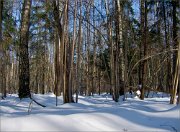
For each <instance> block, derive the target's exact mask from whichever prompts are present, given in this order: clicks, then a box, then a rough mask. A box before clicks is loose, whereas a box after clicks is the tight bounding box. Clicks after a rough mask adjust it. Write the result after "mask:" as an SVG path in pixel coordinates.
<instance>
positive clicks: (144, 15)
mask: <svg viewBox="0 0 180 132" xmlns="http://www.w3.org/2000/svg"><path fill="white" fill-rule="evenodd" d="M141 26H142V27H141V33H142V34H141V44H143V48H144V53H143V56H144V57H146V56H147V42H146V37H147V3H146V1H145V0H141ZM146 67H147V60H144V61H143V63H142V67H141V68H142V87H141V95H140V98H141V99H142V100H144V92H145V86H146Z"/></svg>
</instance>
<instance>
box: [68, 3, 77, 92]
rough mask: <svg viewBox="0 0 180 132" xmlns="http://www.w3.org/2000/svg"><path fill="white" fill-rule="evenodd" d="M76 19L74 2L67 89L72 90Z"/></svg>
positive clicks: (75, 4)
mask: <svg viewBox="0 0 180 132" xmlns="http://www.w3.org/2000/svg"><path fill="white" fill-rule="evenodd" d="M76 17H77V0H74V20H73V21H74V23H73V40H72V46H71V49H70V50H71V51H70V56H69V64H70V65H69V72H70V73H69V89H72V87H73V79H74V76H73V73H74V71H73V70H74V49H75V44H76ZM75 85H76V84H75Z"/></svg>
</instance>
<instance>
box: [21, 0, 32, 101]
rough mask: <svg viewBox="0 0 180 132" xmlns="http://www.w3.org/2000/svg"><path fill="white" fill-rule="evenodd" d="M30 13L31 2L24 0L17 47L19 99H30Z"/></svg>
mask: <svg viewBox="0 0 180 132" xmlns="http://www.w3.org/2000/svg"><path fill="white" fill-rule="evenodd" d="M30 11H31V0H25V1H24V4H23V10H22V20H21V29H20V45H19V98H20V99H22V98H25V97H31V94H30V88H29V78H30V73H29V53H28V37H29V21H30Z"/></svg>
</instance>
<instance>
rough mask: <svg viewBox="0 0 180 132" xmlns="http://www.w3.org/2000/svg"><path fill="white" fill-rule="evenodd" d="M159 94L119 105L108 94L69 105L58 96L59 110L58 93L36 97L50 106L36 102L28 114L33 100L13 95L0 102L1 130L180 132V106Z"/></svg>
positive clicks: (82, 99) (85, 98)
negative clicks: (171, 103)
mask: <svg viewBox="0 0 180 132" xmlns="http://www.w3.org/2000/svg"><path fill="white" fill-rule="evenodd" d="M159 94H161V93H159ZM157 95H158V94H154V96H152V94H150V96H151V98H145V100H139V98H136V97H134V96H130V95H129V96H127V97H128V98H127V100H126V101H124V102H122V101H120V102H118V103H116V102H114V101H113V100H112V99H111V96H110V95H106V94H103V95H100V96H99V95H95V96H93V97H90V96H88V97H84V96H79V103H69V104H63V103H62V97H58V106H57V107H56V106H55V103H56V102H55V96H54V94H52V93H50V94H45V95H41V94H36V95H33V97H34V98H35V99H36V101H38V102H40V103H42V104H44V105H46V106H47V107H45V108H43V107H40V106H38V105H37V104H35V103H33V104H32V108H31V109H30V110H31V111H30V112H29V113H28V108H29V104H30V102H31V100H30V99H23V100H22V101H20V100H19V99H18V96H17V95H16V94H12V95H8V97H7V98H6V99H5V100H1V102H0V114H1V118H0V125H1V126H0V131H144V132H146V131H151V132H152V131H158V132H165V131H172V132H173V131H177V132H178V131H180V127H179V126H180V125H179V124H180V118H179V117H180V111H179V108H180V107H179V106H176V105H170V104H169V97H168V96H164V97H163V98H162V96H157ZM120 98H122V97H120Z"/></svg>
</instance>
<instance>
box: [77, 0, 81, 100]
mask: <svg viewBox="0 0 180 132" xmlns="http://www.w3.org/2000/svg"><path fill="white" fill-rule="evenodd" d="M81 4H82V0H80V7H79V8H80V19H79V36H78V44H77V49H76V51H77V63H76V103H77V102H78V94H79V88H80V80H81V79H80V57H81V56H80V54H81V53H80V49H81V48H80V46H81V28H82V27H81V26H82V25H81V24H82V22H81V19H82V18H81V17H82V16H81V15H82V14H81V13H82V9H81V6H82V5H81Z"/></svg>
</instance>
